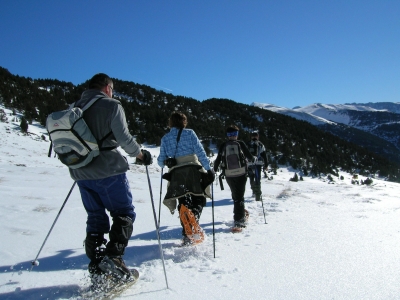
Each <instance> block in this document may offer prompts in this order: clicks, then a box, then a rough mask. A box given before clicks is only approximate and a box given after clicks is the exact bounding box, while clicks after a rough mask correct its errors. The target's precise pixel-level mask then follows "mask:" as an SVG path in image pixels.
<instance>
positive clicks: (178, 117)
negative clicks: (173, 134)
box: [168, 111, 188, 128]
mask: <svg viewBox="0 0 400 300" xmlns="http://www.w3.org/2000/svg"><path fill="white" fill-rule="evenodd" d="M187 124H188V121H187V117H186V116H185V114H184V113H181V112H179V111H174V112H173V113H172V114H171V116H170V117H169V121H168V126H169V128H172V127H176V128H185V127H186V126H187Z"/></svg>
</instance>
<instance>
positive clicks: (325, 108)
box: [252, 102, 400, 161]
mask: <svg viewBox="0 0 400 300" xmlns="http://www.w3.org/2000/svg"><path fill="white" fill-rule="evenodd" d="M252 105H253V106H256V107H260V108H263V109H267V110H270V111H274V112H277V113H281V114H284V115H287V116H291V117H293V118H296V119H298V120H303V121H306V122H309V123H310V124H313V125H315V126H317V127H318V128H320V129H322V130H324V131H327V132H330V133H332V134H335V135H337V136H340V137H341V138H343V139H346V140H347V141H350V142H353V143H355V144H358V145H361V146H363V147H366V148H367V149H369V150H371V151H373V152H375V153H378V154H381V155H384V156H386V157H388V158H389V159H390V160H392V161H400V103H392V102H378V103H348V104H337V105H335V104H321V103H316V104H312V105H309V106H305V107H295V108H293V109H288V108H283V107H279V106H274V105H271V104H263V103H252Z"/></svg>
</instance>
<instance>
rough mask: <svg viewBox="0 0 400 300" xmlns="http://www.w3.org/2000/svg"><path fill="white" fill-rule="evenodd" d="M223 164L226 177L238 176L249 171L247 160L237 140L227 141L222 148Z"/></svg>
mask: <svg viewBox="0 0 400 300" xmlns="http://www.w3.org/2000/svg"><path fill="white" fill-rule="evenodd" d="M221 166H222V168H223V169H224V173H225V176H226V177H238V176H242V175H245V174H246V173H247V162H246V159H245V157H244V154H243V151H242V149H241V148H240V144H239V143H238V142H237V141H227V142H226V143H225V146H224V148H223V150H222V164H221Z"/></svg>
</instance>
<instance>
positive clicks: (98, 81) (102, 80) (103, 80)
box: [89, 73, 113, 90]
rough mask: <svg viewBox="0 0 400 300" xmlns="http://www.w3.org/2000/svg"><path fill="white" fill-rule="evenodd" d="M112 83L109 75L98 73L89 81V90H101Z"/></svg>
mask: <svg viewBox="0 0 400 300" xmlns="http://www.w3.org/2000/svg"><path fill="white" fill-rule="evenodd" d="M112 83H113V81H112V79H111V78H110V77H109V76H108V75H107V74H104V73H98V74H96V75H94V76H93V77H92V78H91V79H90V80H89V89H95V90H101V89H102V88H103V87H105V86H107V85H109V84H112Z"/></svg>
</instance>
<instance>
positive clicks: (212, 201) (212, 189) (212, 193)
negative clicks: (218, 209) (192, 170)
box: [211, 182, 215, 258]
mask: <svg viewBox="0 0 400 300" xmlns="http://www.w3.org/2000/svg"><path fill="white" fill-rule="evenodd" d="M211 203H212V222H213V245H214V258H215V228H214V182H213V183H212V184H211Z"/></svg>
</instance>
